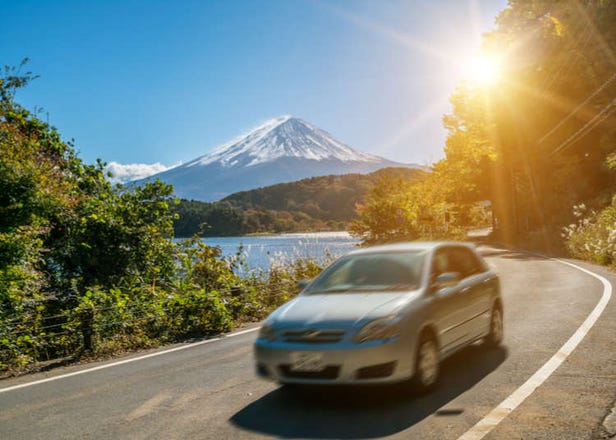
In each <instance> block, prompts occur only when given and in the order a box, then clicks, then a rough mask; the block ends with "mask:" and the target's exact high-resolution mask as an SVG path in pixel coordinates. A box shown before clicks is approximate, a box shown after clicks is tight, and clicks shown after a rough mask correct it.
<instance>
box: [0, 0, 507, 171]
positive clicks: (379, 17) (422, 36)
mask: <svg viewBox="0 0 616 440" xmlns="http://www.w3.org/2000/svg"><path fill="white" fill-rule="evenodd" d="M505 7H506V0H438V1H436V0H432V1H430V0H421V1H420V0H415V1H413V0H378V1H377V0H353V1H351V0H345V1H325V0H322V1H321V0H319V1H313V0H284V1H283V0H268V1H266V0H250V1H239V0H238V1H214V0H211V1H205V0H203V1H197V0H178V1H157V0H121V1H120V0H105V1H102V0H101V1H86V0H81V1H76V0H74V1H60V0H55V1H52V0H20V1H15V0H0V8H1V10H2V14H1V15H0V29H2V31H1V32H2V38H0V62H2V64H3V65H17V64H19V62H20V61H21V60H22V59H23V58H24V57H29V58H30V59H31V62H30V63H29V65H28V70H31V71H33V72H34V73H36V74H39V75H40V78H39V79H37V80H36V81H34V82H33V83H32V84H31V85H30V86H28V87H27V88H26V89H23V90H21V91H19V92H18V94H17V100H18V101H19V102H21V103H22V104H23V105H24V106H25V107H26V108H28V109H31V110H32V109H34V108H35V106H36V107H38V108H43V109H44V112H43V113H41V118H43V119H46V118H47V114H48V115H49V116H48V117H49V122H50V123H51V124H52V125H54V126H56V127H57V128H58V129H59V131H60V133H62V135H63V136H64V137H65V138H66V139H71V138H74V139H75V147H76V149H77V151H78V152H79V154H80V157H82V158H83V159H84V160H85V161H86V162H90V163H91V162H94V161H95V160H96V158H101V159H103V160H104V161H107V162H118V163H120V164H137V163H139V164H152V163H159V164H162V165H161V166H170V165H173V164H177V163H180V162H186V161H189V160H191V159H194V158H196V157H198V156H200V155H203V154H205V153H207V152H209V151H211V150H212V149H213V148H214V147H216V146H217V145H219V144H222V143H224V142H226V141H228V140H230V139H232V138H234V137H236V136H238V135H240V134H241V133H243V132H245V131H247V130H249V129H251V128H252V127H254V126H257V125H259V124H260V123H262V122H264V121H265V120H268V119H271V118H273V117H276V116H280V115H284V114H292V115H295V116H298V117H301V118H303V119H305V120H307V121H309V122H311V123H312V124H315V125H317V126H318V127H320V128H322V129H324V130H326V131H328V132H330V133H331V134H332V135H334V136H335V137H336V138H338V139H339V140H341V141H343V142H345V143H347V144H348V145H350V146H352V147H354V148H357V149H359V150H362V151H366V152H370V153H373V154H378V155H381V156H384V157H386V158H388V159H392V160H396V161H401V162H414V163H421V164H428V163H431V162H433V161H436V160H438V159H440V158H441V157H442V156H443V146H444V141H445V136H446V133H445V130H444V129H443V128H442V123H441V118H442V116H443V114H445V113H447V112H448V111H449V104H448V101H447V98H448V96H449V94H450V93H451V92H452V91H453V90H454V88H455V86H456V83H457V82H458V81H459V80H460V77H461V73H460V72H461V69H462V65H463V64H464V62H465V60H467V59H468V58H469V56H470V55H471V54H472V53H473V51H474V50H476V48H477V47H478V46H479V43H480V36H481V33H483V32H486V31H488V30H490V29H491V28H492V26H493V22H494V17H495V16H496V14H497V13H498V12H499V11H501V10H502V9H503V8H505Z"/></svg>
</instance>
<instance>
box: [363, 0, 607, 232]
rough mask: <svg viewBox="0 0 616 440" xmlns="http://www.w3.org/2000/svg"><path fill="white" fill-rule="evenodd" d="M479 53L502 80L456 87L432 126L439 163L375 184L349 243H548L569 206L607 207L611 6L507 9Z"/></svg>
mask: <svg viewBox="0 0 616 440" xmlns="http://www.w3.org/2000/svg"><path fill="white" fill-rule="evenodd" d="M482 51H483V53H484V54H487V55H488V56H492V57H493V58H495V59H497V60H498V61H499V64H500V65H501V69H502V73H501V79H500V80H499V81H497V82H494V83H485V84H481V83H473V82H472V81H466V82H462V83H461V84H460V86H459V87H458V88H457V89H456V90H455V92H454V93H453V94H452V95H451V98H450V101H451V104H452V111H451V114H449V115H446V116H445V117H444V118H443V123H444V126H445V128H446V129H447V130H448V137H447V141H446V145H445V158H444V159H443V160H441V161H439V162H438V163H436V164H435V165H434V167H433V170H432V173H430V175H429V176H428V177H427V178H426V179H425V180H423V181H421V182H419V183H416V184H412V185H408V184H402V185H400V184H398V183H396V182H387V181H382V182H379V183H378V185H377V187H376V188H375V189H374V190H373V193H372V195H371V196H369V197H368V198H367V201H366V202H365V203H362V204H360V205H358V214H359V219H358V220H357V221H356V222H355V223H354V224H353V231H354V233H355V234H356V235H358V236H360V237H363V238H364V239H365V240H366V241H367V242H374V241H391V240H399V239H408V238H414V237H415V236H418V237H421V238H430V237H435V236H450V235H451V234H452V233H453V235H454V237H455V236H460V234H461V233H462V232H463V229H464V228H466V227H468V226H471V225H479V224H483V225H486V224H490V223H493V225H494V226H495V227H496V230H495V234H496V236H497V237H498V238H499V239H500V240H504V241H509V242H517V243H524V242H525V241H526V240H527V239H529V238H531V237H534V238H538V239H539V240H540V241H541V242H546V243H547V242H548V241H549V239H550V238H551V237H552V236H553V234H554V232H555V231H560V229H561V228H562V226H563V225H566V224H568V223H570V221H571V214H570V209H571V206H573V205H575V204H579V203H582V202H585V203H588V204H591V205H593V206H599V207H601V206H605V205H606V204H609V200H610V199H611V197H612V196H613V195H614V193H616V174H615V173H614V171H613V168H614V167H615V166H616V125H615V124H614V120H615V119H614V115H615V113H614V112H615V109H616V107H614V102H613V99H614V96H615V95H616V78H615V77H614V71H615V70H614V68H615V67H616V56H615V54H616V2H613V1H603V0H589V1H585V2H562V1H557V0H547V1H538V0H515V1H510V2H509V5H508V7H507V8H506V9H505V10H503V11H502V12H501V13H500V14H499V16H498V17H497V20H496V28H495V29H494V30H493V31H492V32H490V33H488V34H486V35H485V36H484V41H483V47H482ZM487 202H489V204H488V203H487ZM484 206H491V211H492V213H491V214H492V215H491V216H490V215H487V214H488V213H487V212H486V210H485V209H483V208H482V207H484ZM490 217H491V218H490ZM435 232H436V234H435Z"/></svg>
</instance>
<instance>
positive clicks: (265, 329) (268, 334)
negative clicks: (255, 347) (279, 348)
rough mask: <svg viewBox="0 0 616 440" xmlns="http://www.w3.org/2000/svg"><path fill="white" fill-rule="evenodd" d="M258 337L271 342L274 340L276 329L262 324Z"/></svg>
mask: <svg viewBox="0 0 616 440" xmlns="http://www.w3.org/2000/svg"><path fill="white" fill-rule="evenodd" d="M259 339H265V340H266V341H269V342H272V341H275V340H276V330H274V327H272V326H271V325H267V324H265V325H263V326H262V327H261V328H260V329H259Z"/></svg>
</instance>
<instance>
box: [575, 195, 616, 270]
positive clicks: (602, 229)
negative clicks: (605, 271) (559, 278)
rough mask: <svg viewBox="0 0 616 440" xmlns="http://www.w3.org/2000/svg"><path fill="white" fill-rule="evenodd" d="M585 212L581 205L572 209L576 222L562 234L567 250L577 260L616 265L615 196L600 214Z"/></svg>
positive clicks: (583, 206) (584, 207)
mask: <svg viewBox="0 0 616 440" xmlns="http://www.w3.org/2000/svg"><path fill="white" fill-rule="evenodd" d="M586 210H587V209H586V206H585V205H583V204H581V205H578V206H576V207H575V208H574V215H575V217H576V218H577V221H576V222H575V223H572V224H570V225H569V226H567V227H565V228H564V232H563V236H564V237H565V239H566V244H567V248H568V249H569V251H570V252H571V254H572V255H573V256H575V257H577V258H582V259H585V260H590V261H594V262H596V263H599V264H605V265H612V266H614V265H616V196H615V197H614V198H613V199H612V204H611V206H609V207H607V208H605V209H603V210H602V211H600V212H594V211H591V212H590V213H586Z"/></svg>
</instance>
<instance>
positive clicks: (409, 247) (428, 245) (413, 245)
mask: <svg viewBox="0 0 616 440" xmlns="http://www.w3.org/2000/svg"><path fill="white" fill-rule="evenodd" d="M442 246H464V247H467V248H470V249H475V245H474V244H472V243H466V242H461V241H409V242H404V243H392V244H385V245H377V246H368V247H364V248H361V249H357V250H354V251H351V252H349V254H348V255H358V254H371V253H381V252H404V251H415V252H417V251H432V250H434V249H436V248H438V247H442Z"/></svg>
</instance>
